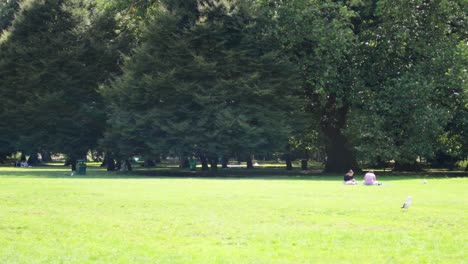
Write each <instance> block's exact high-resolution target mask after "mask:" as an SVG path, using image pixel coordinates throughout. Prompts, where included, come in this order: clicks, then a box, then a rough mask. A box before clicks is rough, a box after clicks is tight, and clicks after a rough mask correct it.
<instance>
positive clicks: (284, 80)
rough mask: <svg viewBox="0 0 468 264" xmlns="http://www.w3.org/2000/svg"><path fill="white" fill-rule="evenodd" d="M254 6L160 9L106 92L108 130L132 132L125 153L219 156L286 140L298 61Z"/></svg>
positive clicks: (273, 145)
mask: <svg viewBox="0 0 468 264" xmlns="http://www.w3.org/2000/svg"><path fill="white" fill-rule="evenodd" d="M250 16H251V15H250V14H249V13H248V10H245V9H244V8H243V6H239V7H232V8H231V9H228V7H226V6H223V5H220V6H214V7H211V6H206V7H205V9H202V10H197V9H196V5H193V6H190V5H188V6H187V7H179V8H177V9H174V10H170V11H161V12H160V13H157V14H156V15H155V19H154V20H153V21H152V22H151V23H150V25H149V26H148V29H147V31H146V32H145V34H144V35H143V43H142V45H141V47H140V48H139V49H136V50H135V54H134V56H133V57H132V60H131V61H130V62H129V63H128V64H127V65H126V67H125V68H124V75H123V77H122V78H121V79H119V80H117V81H116V82H115V83H114V84H113V86H112V88H110V89H109V91H108V94H106V97H108V98H110V102H109V103H110V105H111V111H110V112H111V113H113V114H111V116H110V119H109V120H110V124H111V130H110V133H111V135H110V137H111V138H115V137H116V138H120V139H123V140H124V141H120V142H119V146H120V150H119V153H122V154H125V155H127V156H128V157H130V156H132V155H135V154H145V152H147V153H146V154H147V155H151V154H153V155H154V154H156V153H160V152H161V151H162V152H166V153H168V152H169V153H176V154H178V155H180V156H186V155H189V156H193V155H196V156H198V155H200V156H205V157H207V158H208V159H209V160H210V162H211V163H213V162H217V160H218V157H220V156H232V155H233V154H238V155H249V154H250V153H255V152H257V153H260V152H267V151H274V150H275V149H281V147H282V146H284V145H285V144H286V143H287V140H288V136H289V132H290V131H291V126H292V124H293V123H292V122H291V121H293V120H294V119H293V114H294V112H295V104H294V101H293V100H291V98H292V96H294V94H296V95H297V93H298V92H297V89H296V87H297V86H296V85H295V78H294V77H295V70H294V69H295V68H294V65H292V64H291V63H289V62H288V61H286V60H285V59H284V58H282V57H281V56H280V55H279V54H278V52H277V51H276V50H275V46H274V43H273V42H272V40H271V38H267V37H265V36H262V35H261V34H262V33H263V32H262V28H259V24H258V23H257V24H254V23H252V21H253V18H252V17H250ZM258 20H260V19H258ZM259 22H260V21H259ZM260 25H261V24H260ZM296 109H297V107H296ZM113 133H118V136H115V135H113ZM125 140H128V141H130V142H125ZM122 143H123V144H122ZM129 143H130V144H129ZM135 146H139V147H137V148H135ZM129 147H130V148H129ZM213 168H216V166H213Z"/></svg>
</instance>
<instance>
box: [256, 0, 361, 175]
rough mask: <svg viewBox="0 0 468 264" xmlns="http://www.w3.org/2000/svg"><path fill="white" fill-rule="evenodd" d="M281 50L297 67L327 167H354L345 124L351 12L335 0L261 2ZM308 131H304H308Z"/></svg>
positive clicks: (350, 84)
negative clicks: (269, 17)
mask: <svg viewBox="0 0 468 264" xmlns="http://www.w3.org/2000/svg"><path fill="white" fill-rule="evenodd" d="M262 4H263V6H264V8H265V9H267V10H270V16H271V21H272V23H273V24H272V25H271V27H272V30H273V31H274V32H276V33H277V38H278V39H279V40H280V41H281V43H282V46H283V50H284V51H285V52H287V53H288V54H290V56H291V59H292V60H293V61H295V62H296V63H297V65H298V66H299V68H300V71H301V72H300V74H301V81H302V87H303V91H304V97H305V98H306V100H307V105H306V106H305V110H306V111H307V112H309V113H311V114H312V117H313V118H312V120H310V122H311V123H314V124H316V125H317V127H318V128H319V131H320V132H321V134H323V138H324V141H325V149H326V156H327V160H326V164H325V171H326V172H342V171H346V170H349V169H350V168H353V169H356V168H357V162H356V158H355V154H354V151H353V148H352V146H351V145H350V142H349V141H348V139H347V138H346V136H345V135H344V133H343V130H344V129H345V128H346V127H347V118H348V113H349V111H350V104H351V102H350V100H349V98H351V94H352V93H353V87H354V85H355V83H356V81H355V79H354V75H353V70H354V68H353V66H352V65H353V63H354V62H353V61H352V56H351V54H352V53H351V52H352V47H353V44H354V36H353V32H352V30H351V23H350V18H351V15H352V13H351V12H349V11H348V10H347V9H346V8H345V7H344V6H343V5H342V4H340V3H334V2H333V1H314V0H300V1H262ZM350 65H351V66H350ZM306 134H307V132H306Z"/></svg>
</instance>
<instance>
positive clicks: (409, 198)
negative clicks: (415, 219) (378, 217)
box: [401, 196, 411, 210]
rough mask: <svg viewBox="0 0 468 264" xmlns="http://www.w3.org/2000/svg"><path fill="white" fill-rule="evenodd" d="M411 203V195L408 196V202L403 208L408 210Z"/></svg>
mask: <svg viewBox="0 0 468 264" xmlns="http://www.w3.org/2000/svg"><path fill="white" fill-rule="evenodd" d="M410 205H411V196H408V198H406V202H405V203H404V204H403V205H402V206H401V209H406V210H408V208H409V207H410Z"/></svg>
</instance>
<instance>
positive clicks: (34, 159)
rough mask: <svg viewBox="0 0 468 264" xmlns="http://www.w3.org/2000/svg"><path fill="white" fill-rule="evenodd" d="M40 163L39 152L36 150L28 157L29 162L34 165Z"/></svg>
mask: <svg viewBox="0 0 468 264" xmlns="http://www.w3.org/2000/svg"><path fill="white" fill-rule="evenodd" d="M39 163H40V162H39V157H38V156H37V153H36V152H34V153H31V154H30V155H29V158H28V164H29V165H30V166H32V165H37V164H39Z"/></svg>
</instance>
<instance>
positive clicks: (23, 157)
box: [20, 153, 26, 162]
mask: <svg viewBox="0 0 468 264" xmlns="http://www.w3.org/2000/svg"><path fill="white" fill-rule="evenodd" d="M20 161H21V162H25V161H26V155H24V153H21V158H20Z"/></svg>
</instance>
